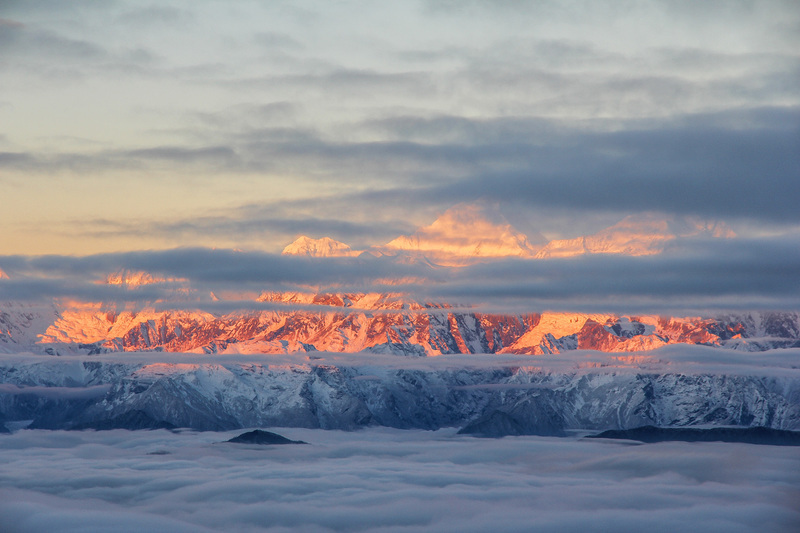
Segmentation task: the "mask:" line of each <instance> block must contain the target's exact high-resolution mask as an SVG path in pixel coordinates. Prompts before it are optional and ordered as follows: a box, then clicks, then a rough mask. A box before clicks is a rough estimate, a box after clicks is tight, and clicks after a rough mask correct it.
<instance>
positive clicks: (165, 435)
mask: <svg viewBox="0 0 800 533" xmlns="http://www.w3.org/2000/svg"><path fill="white" fill-rule="evenodd" d="M278 431H279V432H280V433H283V434H285V435H287V436H288V437H290V438H295V439H296V438H299V439H302V440H305V441H307V442H310V443H311V445H309V446H283V447H278V446H273V447H258V446H240V445H233V444H228V443H222V442H221V441H224V440H227V439H228V438H230V437H231V436H233V435H235V434H236V432H226V433H192V432H183V433H180V434H173V433H169V432H166V431H147V432H126V431H108V432H81V433H63V432H42V431H20V432H17V433H15V434H13V435H10V436H4V437H3V438H2V439H0V450H2V452H3V453H2V458H3V461H4V462H5V464H6V465H7V467H5V468H3V469H2V471H0V491H2V496H3V498H2V499H0V512H2V516H3V517H4V518H3V519H4V526H5V527H6V529H5V530H7V531H15V532H16V531H26V532H38V531H52V528H53V526H54V524H59V530H64V531H71V530H73V529H74V530H75V531H78V530H80V531H108V530H110V529H111V528H112V527H122V528H123V529H115V530H117V531H119V530H122V531H134V530H136V529H137V527H138V528H139V530H141V528H146V529H150V530H163V529H169V530H172V531H189V530H196V531H204V529H202V528H207V529H208V530H213V531H222V530H225V531H286V530H290V529H302V530H303V531H404V532H416V531H453V530H458V531H475V532H477V531H486V530H487V529H498V528H499V529H502V530H503V531H529V530H530V528H531V526H532V524H535V525H536V528H537V530H541V531H564V530H578V529H580V530H584V531H603V530H608V528H611V529H613V530H615V531H640V530H642V529H643V528H646V529H647V530H648V531H655V532H661V531H663V532H671V531H678V530H683V531H688V530H703V531H710V532H716V531H719V532H722V531H725V532H731V531H733V532H745V531H753V530H759V531H765V532H779V531H788V530H790V529H791V527H792V526H793V525H797V524H798V523H800V512H798V511H797V509H796V508H795V506H794V504H793V502H794V500H793V499H792V497H793V496H796V494H797V493H798V490H800V474H798V472H800V469H798V468H797V452H796V449H795V448H789V447H786V448H783V447H771V446H750V445H739V444H719V443H702V444H701V443H694V444H687V443H661V444H655V445H640V446H631V445H627V444H618V443H609V442H598V441H585V440H578V439H576V438H574V437H568V438H561V439H559V438H539V437H520V438H516V437H515V438H504V439H500V440H486V439H473V438H469V437H463V438H462V437H458V436H456V435H454V430H442V431H436V432H425V431H399V430H388V429H369V430H364V431H359V432H354V433H346V432H338V431H319V430H301V429H284V430H278ZM56 466H57V468H56ZM125 527H127V528H128V529H124V528H125ZM64 528H66V529H64Z"/></svg>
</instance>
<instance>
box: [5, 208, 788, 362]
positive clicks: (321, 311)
mask: <svg viewBox="0 0 800 533" xmlns="http://www.w3.org/2000/svg"><path fill="white" fill-rule="evenodd" d="M697 236H703V237H716V238H724V237H731V236H732V232H731V231H730V230H729V229H728V228H727V227H726V226H724V225H723V224H720V223H716V224H714V223H708V222H703V221H701V220H697V219H692V218H683V219H676V218H671V219H668V218H663V217H657V216H655V215H640V216H637V217H627V218H626V219H624V220H623V221H621V222H620V223H619V224H616V225H614V226H612V227H611V228H608V229H605V230H602V231H600V232H598V233H596V234H594V235H590V236H584V237H580V238H577V239H572V240H568V241H551V242H550V243H547V244H545V245H543V246H542V245H541V241H542V239H541V238H540V237H538V236H537V238H536V240H535V241H534V242H537V243H539V245H538V246H539V247H538V248H537V246H534V245H531V244H530V241H529V240H528V238H527V237H526V236H525V235H523V234H521V233H520V232H518V231H517V230H515V229H514V228H513V226H511V224H509V223H508V221H507V220H506V219H505V218H504V217H503V216H502V215H501V214H500V213H498V212H497V211H496V209H493V208H492V207H487V206H485V205H480V206H479V205H464V204H462V205H458V206H455V207H454V208H452V209H450V210H448V211H447V212H445V213H444V214H443V215H442V216H441V217H439V218H438V219H437V220H436V221H434V222H433V223H432V224H431V225H429V226H426V227H423V228H420V229H419V230H418V231H416V232H415V233H413V234H412V235H408V236H402V237H398V238H397V239H394V240H392V241H390V242H389V243H387V244H386V245H383V246H379V247H374V248H371V249H369V250H366V251H356V250H352V249H351V248H350V247H349V246H347V245H346V244H344V243H341V242H338V241H334V240H333V239H330V238H322V239H316V240H314V239H310V238H308V237H301V238H299V239H297V240H296V241H295V242H294V243H292V244H290V245H289V246H287V247H286V248H285V249H284V251H283V253H284V254H293V255H305V256H309V258H310V259H309V260H310V261H313V260H314V259H313V258H316V257H342V256H347V257H352V256H356V255H360V254H365V255H367V256H369V257H373V258H374V256H383V259H384V260H388V261H399V262H404V261H421V262H422V263H423V264H424V265H425V268H430V269H432V270H437V269H439V270H441V268H445V269H446V268H459V267H461V266H465V265H468V264H470V262H478V261H489V260H492V259H502V258H509V257H511V258H522V259H527V260H531V261H542V260H547V258H548V257H563V256H568V255H575V254H584V253H589V254H591V253H616V254H627V255H651V254H654V253H659V252H660V251H662V250H663V248H664V246H665V245H666V244H667V243H669V242H672V241H676V240H678V239H681V238H685V237H697ZM353 260H355V261H360V260H361V259H360V258H356V259H353ZM401 281H402V280H390V279H389V280H385V282H384V283H385V284H387V285H392V284H393V283H398V282H401ZM103 282H104V283H107V284H112V285H117V286H121V287H122V288H123V289H124V290H130V291H133V292H135V291H137V290H138V288H140V287H144V286H146V285H148V284H164V283H166V282H169V283H170V286H171V287H175V288H174V289H173V290H174V294H175V295H176V296H177V297H178V298H179V299H180V298H184V297H187V296H190V295H192V288H191V287H190V286H189V283H188V282H187V281H186V280H180V279H165V278H163V277H159V276H154V275H151V274H149V273H146V272H137V271H130V270H120V271H118V272H116V273H113V274H110V275H108V276H107V277H106V278H105V280H104V281H103ZM211 300H214V301H219V298H218V297H217V295H215V294H212V295H211ZM188 301H189V302H190V301H191V300H188ZM250 301H253V300H252V299H251V300H250ZM256 301H257V302H261V303H265V304H270V308H271V309H270V310H259V311H231V312H225V313H210V312H207V311H203V310H199V309H192V308H191V303H188V304H187V305H184V306H183V307H181V308H180V309H176V310H156V309H155V308H154V307H152V306H151V307H147V306H145V307H142V306H139V307H138V308H129V307H125V306H122V307H120V306H118V305H116V304H111V303H104V302H82V303H81V302H74V301H61V300H54V301H53V302H52V304H47V305H43V304H37V305H33V304H26V303H21V302H19V303H14V302H6V303H3V304H0V352H22V351H30V352H34V353H107V352H124V351H139V350H163V351H170V352H194V353H217V352H223V353H287V352H301V351H314V350H318V351H332V352H359V351H371V352H384V353H396V354H414V355H439V354H451V353H514V354H551V353H561V352H564V351H570V350H576V349H592V350H601V351H608V352H624V351H627V352H630V351H640V350H651V349H655V348H659V347H661V346H665V345H668V344H675V343H684V344H702V345H708V346H718V347H727V348H734V349H738V350H747V351H760V350H767V349H772V348H778V347H791V346H798V342H800V318H798V314H797V313H793V312H782V313H766V312H762V313H738V314H735V315H725V314H719V315H715V316H705V317H660V316H639V315H619V314H609V313H606V314H582V313H552V312H544V310H543V312H538V313H523V314H519V313H506V314H504V313H502V312H500V313H480V312H474V311H470V310H468V309H465V308H454V307H451V306H450V305H448V303H447V302H430V301H424V300H418V299H415V298H413V297H411V296H409V295H407V294H402V293H385V292H360V293H356V292H335V291H327V292H322V293H320V292H316V291H314V290H313V289H310V288H308V289H305V290H301V291H293V292H285V291H284V292H264V293H262V294H261V295H260V296H259V297H258V298H256ZM235 302H236V300H232V301H231V305H234V306H235V305H236V303H235ZM245 307H246V306H245Z"/></svg>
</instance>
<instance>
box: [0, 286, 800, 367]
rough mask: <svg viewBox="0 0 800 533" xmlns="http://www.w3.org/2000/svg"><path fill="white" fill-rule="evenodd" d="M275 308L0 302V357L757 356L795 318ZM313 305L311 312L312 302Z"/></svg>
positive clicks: (323, 300) (414, 306)
mask: <svg viewBox="0 0 800 533" xmlns="http://www.w3.org/2000/svg"><path fill="white" fill-rule="evenodd" d="M261 300H262V301H270V302H276V303H282V304H301V305H302V306H301V307H300V308H297V309H294V308H292V307H291V306H289V307H287V309H286V310H278V311H259V312H234V313H228V314H223V315H213V314H211V313H207V312H203V311H190V310H186V311H156V310H148V309H145V310H141V311H120V312H118V311H115V310H113V309H107V308H104V306H103V305H102V304H86V305H83V306H81V307H77V308H63V307H60V306H58V305H56V304H53V305H48V306H31V305H24V304H14V305H6V306H3V307H0V352H6V353H15V352H32V353H50V354H62V355H65V354H70V353H72V354H97V353H109V352H125V351H152V350H160V351H168V352H186V353H243V354H247V353H294V352H308V351H332V352H361V351H367V352H374V353H393V354H399V355H419V356H424V355H429V356H430V355H438V354H452V353H506V354H535V355H538V354H550V353H561V352H565V351H569V350H575V349H589V350H600V351H607V352H628V351H642V350H651V349H655V348H659V347H662V346H665V345H670V344H676V343H683V344H699V345H706V346H716V347H724V348H730V349H736V350H746V351H763V350H769V349H774V348H789V347H797V346H800V313H796V312H774V313H741V314H737V315H724V316H716V317H711V318H700V317H689V318H674V317H658V316H618V315H609V314H581V313H541V314H540V313H530V314H508V315H501V314H483V313H474V312H465V311H457V310H454V309H452V308H447V307H445V306H434V305H431V304H424V303H419V302H414V301H409V300H408V299H404V298H403V297H401V296H399V295H392V294H310V293H308V294H298V293H269V294H264V295H262V297H261ZM315 306H318V307H319V309H320V310H319V311H315V310H314V307H315Z"/></svg>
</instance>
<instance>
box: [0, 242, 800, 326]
mask: <svg viewBox="0 0 800 533" xmlns="http://www.w3.org/2000/svg"><path fill="white" fill-rule="evenodd" d="M798 250H800V240H798V238H797V236H785V235H784V236H781V237H780V238H772V239H766V238H761V239H713V240H703V239H698V240H691V239H689V240H685V241H681V242H680V244H675V245H674V246H672V247H671V248H668V249H667V251H666V252H665V253H663V254H661V255H655V256H644V257H629V256H622V255H603V254H597V255H587V256H582V257H573V258H565V259H538V260H515V259H509V260H499V261H493V262H490V263H486V264H477V265H473V266H468V267H463V268H445V267H432V266H430V265H429V264H428V263H426V262H424V261H420V262H407V261H397V260H394V259H393V258H391V257H380V258H375V257H369V256H365V257H356V258H346V257H342V258H306V257H299V256H283V255H274V254H267V253H262V252H240V251H233V250H210V249H204V248H191V249H174V250H166V251H160V252H156V251H154V252H126V253H118V254H97V255H92V256H84V257H72V256H56V255H51V256H33V257H31V256H0V268H2V269H3V270H4V271H5V272H7V273H8V275H9V277H10V279H3V280H0V300H23V301H37V300H38V301H49V300H51V299H52V298H72V299H77V300H83V301H105V302H139V303H140V304H145V303H150V304H152V303H154V302H156V301H159V302H160V304H159V305H161V306H165V307H170V306H173V307H177V308H195V307H198V306H199V307H204V308H208V309H209V310H213V309H214V307H215V306H216V307H217V310H223V309H231V308H232V307H231V306H233V307H237V306H238V307H239V308H241V309H246V308H252V309H261V308H263V309H267V308H274V305H272V304H259V303H256V302H253V301H252V300H253V299H254V297H255V296H256V295H258V294H259V293H261V292H262V291H298V290H299V291H304V292H306V291H317V292H326V291H328V292H401V293H405V294H407V295H408V297H409V298H411V299H415V300H417V301H422V302H429V301H432V302H445V303H451V304H462V305H467V306H478V307H477V309H478V310H484V311H495V312H510V311H543V310H573V311H574V310H579V311H605V312H620V313H658V314H676V313H677V314H681V313H682V314H686V313H699V314H702V313H704V312H707V311H714V312H719V311H725V310H758V309H765V310H782V309H786V310H795V309H796V308H797V301H798V298H800V281H798V278H797V272H799V271H800V253H799V252H798ZM124 269H127V270H132V271H146V272H149V273H150V274H152V275H154V276H155V277H156V278H159V279H163V280H172V281H162V282H159V283H153V284H149V285H144V286H140V287H137V288H136V289H133V290H132V289H130V288H126V287H125V286H121V285H107V284H104V283H99V281H100V280H103V279H105V278H106V277H107V276H108V275H109V274H110V273H112V272H118V271H120V270H124ZM210 292H214V293H215V294H220V295H221V294H224V293H231V294H233V293H238V294H241V295H247V294H250V295H251V296H250V298H249V299H250V301H249V302H247V301H243V300H237V301H235V302H220V303H214V302H212V301H211V299H210V298H209V293H210Z"/></svg>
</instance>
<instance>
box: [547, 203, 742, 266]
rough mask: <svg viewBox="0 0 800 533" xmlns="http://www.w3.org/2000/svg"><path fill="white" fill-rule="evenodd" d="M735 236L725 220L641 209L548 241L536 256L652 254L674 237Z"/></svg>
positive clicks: (661, 248) (662, 249)
mask: <svg viewBox="0 0 800 533" xmlns="http://www.w3.org/2000/svg"><path fill="white" fill-rule="evenodd" d="M735 236H736V234H735V233H734V232H733V231H732V230H731V229H730V228H729V227H728V226H727V225H726V224H725V223H724V222H714V221H707V220H703V219H700V218H698V217H691V216H686V217H674V216H664V215H659V214H656V213H643V214H638V215H629V216H627V217H625V218H623V219H622V220H621V221H619V222H618V223H616V224H614V225H613V226H611V227H609V228H606V229H604V230H602V231H599V232H597V233H595V234H594V235H583V236H581V237H576V238H574V239H556V240H553V241H550V242H549V243H548V244H547V246H545V247H544V248H542V249H541V250H540V251H539V252H538V253H537V254H536V258H538V259H543V258H550V257H571V256H574V255H580V254H624V255H654V254H658V253H661V252H662V251H664V246H665V245H666V244H667V243H668V242H670V241H673V240H675V239H677V238H687V237H715V238H731V237H735Z"/></svg>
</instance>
